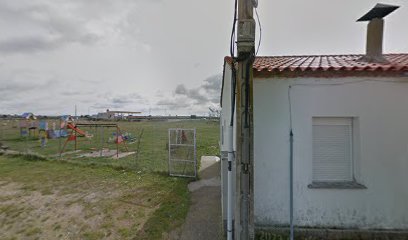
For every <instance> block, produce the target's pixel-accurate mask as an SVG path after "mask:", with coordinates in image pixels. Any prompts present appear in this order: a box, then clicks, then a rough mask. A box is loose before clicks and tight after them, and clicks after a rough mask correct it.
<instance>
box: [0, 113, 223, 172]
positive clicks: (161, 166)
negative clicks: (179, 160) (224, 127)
mask: <svg viewBox="0 0 408 240" xmlns="http://www.w3.org/2000/svg"><path fill="white" fill-rule="evenodd" d="M117 123H118V125H119V126H120V128H121V131H122V132H123V133H129V134H131V135H132V136H133V137H135V138H136V142H134V143H131V144H128V145H127V146H128V149H129V151H135V152H137V153H136V154H133V155H130V156H127V157H124V158H121V159H119V160H117V159H112V158H110V157H98V158H89V157H80V158H79V157H78V156H79V155H81V154H83V153H84V152H90V151H96V150H98V149H99V148H100V147H101V146H103V147H104V148H109V149H116V144H114V143H112V142H109V138H112V136H113V134H114V133H115V132H116V130H114V129H105V130H104V132H103V137H102V131H101V129H98V130H97V131H96V130H95V128H86V127H85V128H82V130H84V131H86V132H88V133H89V134H90V135H92V137H90V138H85V137H81V138H78V144H77V149H79V150H81V153H74V154H64V155H63V156H62V160H65V161H70V162H75V163H83V164H93V165H95V164H96V165H109V166H114V167H117V168H123V169H134V170H140V171H147V172H167V171H168V148H167V143H168V129H169V128H195V129H196V131H197V156H198V159H199V157H200V156H202V155H218V154H219V150H218V141H219V124H218V122H217V121H207V120H190V121H177V122H165V121H147V122H117ZM4 124H6V125H4ZM1 125H2V128H1V132H0V141H1V142H3V143H4V144H5V145H7V146H8V147H10V149H12V150H17V151H21V152H30V153H35V154H40V155H44V156H46V157H48V158H52V159H59V150H60V149H61V148H62V146H63V145H64V142H65V140H66V139H65V138H61V139H50V140H48V142H47V146H46V147H45V148H41V146H40V142H39V140H38V137H28V138H26V137H20V135H19V129H18V127H17V125H18V124H17V123H15V122H12V121H8V122H4V121H3V124H1ZM51 125H52V123H51V122H50V123H49V126H51ZM57 125H59V124H57ZM13 126H14V128H13ZM139 136H141V137H140V138H139ZM102 140H103V141H102ZM139 140H140V144H139ZM74 146H75V145H74V142H68V144H67V147H66V150H65V152H68V153H72V152H73V151H74ZM119 146H120V147H119V149H120V151H121V152H123V151H125V148H124V146H123V145H119Z"/></svg>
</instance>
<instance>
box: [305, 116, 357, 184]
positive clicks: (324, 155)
mask: <svg viewBox="0 0 408 240" xmlns="http://www.w3.org/2000/svg"><path fill="white" fill-rule="evenodd" d="M351 181H353V118H346V117H338V118H337V117H314V118H313V182H351Z"/></svg>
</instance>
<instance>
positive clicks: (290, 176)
mask: <svg viewBox="0 0 408 240" xmlns="http://www.w3.org/2000/svg"><path fill="white" fill-rule="evenodd" d="M289 135H290V160H289V168H290V169H289V178H290V180H289V184H290V187H289V189H290V194H289V195H290V196H289V199H290V200H289V208H290V240H293V239H294V231H293V131H292V129H290V134H289Z"/></svg>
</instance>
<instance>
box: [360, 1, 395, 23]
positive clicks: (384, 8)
mask: <svg viewBox="0 0 408 240" xmlns="http://www.w3.org/2000/svg"><path fill="white" fill-rule="evenodd" d="M398 8H399V6H394V5H388V4H382V3H377V5H375V7H374V8H373V9H371V10H370V11H369V12H368V13H366V14H365V15H364V16H362V17H361V18H359V19H358V20H357V22H363V21H370V20H372V19H374V18H383V17H385V16H387V15H388V14H390V13H392V12H394V11H395V10H397V9H398Z"/></svg>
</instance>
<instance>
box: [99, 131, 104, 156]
mask: <svg viewBox="0 0 408 240" xmlns="http://www.w3.org/2000/svg"><path fill="white" fill-rule="evenodd" d="M103 135H104V127H102V128H101V145H100V148H99V149H100V152H99V156H100V157H102V156H103Z"/></svg>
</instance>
